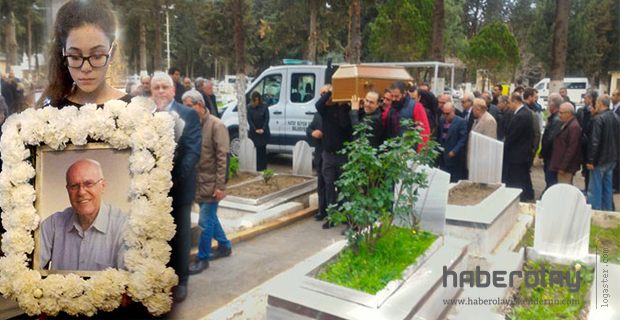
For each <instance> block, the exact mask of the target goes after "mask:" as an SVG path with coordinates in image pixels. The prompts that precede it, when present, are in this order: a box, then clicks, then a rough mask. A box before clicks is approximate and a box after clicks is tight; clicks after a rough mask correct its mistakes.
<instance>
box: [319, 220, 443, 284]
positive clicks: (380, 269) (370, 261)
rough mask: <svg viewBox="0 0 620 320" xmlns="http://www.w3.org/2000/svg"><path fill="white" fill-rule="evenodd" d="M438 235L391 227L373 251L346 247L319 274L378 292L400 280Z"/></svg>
mask: <svg viewBox="0 0 620 320" xmlns="http://www.w3.org/2000/svg"><path fill="white" fill-rule="evenodd" d="M436 238H437V236H435V235H433V234H432V233H430V232H426V231H421V232H417V233H415V231H412V229H409V228H396V227H395V228H392V230H391V231H390V232H389V233H388V234H386V235H385V236H383V237H382V238H381V239H379V240H378V241H377V244H376V247H375V250H374V252H372V253H371V252H369V250H368V249H367V248H366V247H365V246H363V245H362V246H361V247H360V249H359V252H358V253H355V252H353V250H352V249H351V248H345V249H344V250H343V251H342V252H341V253H340V255H339V256H338V258H337V259H336V260H335V261H334V262H332V263H330V264H329V265H327V266H326V267H325V269H324V270H323V271H322V272H320V273H319V275H318V277H317V278H319V279H321V280H323V281H327V282H330V283H334V284H337V285H340V286H343V287H347V288H351V289H355V290H360V291H364V292H367V293H370V294H375V293H377V292H378V291H380V290H381V289H383V288H384V287H385V285H386V284H387V283H388V282H390V281H392V280H396V279H400V278H401V276H402V273H403V271H404V270H405V269H406V268H407V267H408V266H409V265H411V264H413V263H414V262H415V261H416V259H417V258H418V257H419V256H420V255H422V254H423V253H424V252H425V251H426V249H428V248H429V247H430V246H431V245H432V243H433V242H434V241H435V239H436Z"/></svg>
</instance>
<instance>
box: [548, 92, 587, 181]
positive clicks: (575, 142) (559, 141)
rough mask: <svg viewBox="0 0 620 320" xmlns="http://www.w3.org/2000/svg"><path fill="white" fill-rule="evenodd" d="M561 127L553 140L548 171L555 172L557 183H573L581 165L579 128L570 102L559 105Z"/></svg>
mask: <svg viewBox="0 0 620 320" xmlns="http://www.w3.org/2000/svg"><path fill="white" fill-rule="evenodd" d="M558 113H559V114H560V121H562V127H561V128H560V132H559V133H558V134H557V135H556V137H555V139H554V140H553V149H552V152H551V165H550V166H549V169H550V170H551V171H552V172H557V174H558V176H557V177H558V183H568V184H572V183H573V176H574V175H575V172H577V170H579V167H580V165H581V126H579V121H577V119H576V118H575V107H573V105H572V104H571V103H570V102H564V103H562V104H561V105H560V111H559V112H558Z"/></svg>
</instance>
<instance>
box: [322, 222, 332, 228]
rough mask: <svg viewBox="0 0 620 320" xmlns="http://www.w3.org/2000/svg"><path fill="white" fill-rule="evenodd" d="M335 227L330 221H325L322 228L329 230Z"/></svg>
mask: <svg viewBox="0 0 620 320" xmlns="http://www.w3.org/2000/svg"><path fill="white" fill-rule="evenodd" d="M333 226H334V224H333V223H331V222H329V221H325V222H323V226H322V228H323V229H329V228H332V227H333Z"/></svg>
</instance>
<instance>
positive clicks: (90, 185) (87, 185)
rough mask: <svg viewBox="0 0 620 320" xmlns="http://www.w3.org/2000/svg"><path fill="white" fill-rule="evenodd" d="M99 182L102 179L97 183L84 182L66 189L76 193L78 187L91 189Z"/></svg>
mask: <svg viewBox="0 0 620 320" xmlns="http://www.w3.org/2000/svg"><path fill="white" fill-rule="evenodd" d="M101 181H103V178H101V179H99V180H97V181H84V182H82V183H74V184H70V185H68V186H67V189H68V190H70V191H78V190H80V187H83V188H84V189H92V188H93V187H94V186H96V185H97V184H98V183H99V182H101Z"/></svg>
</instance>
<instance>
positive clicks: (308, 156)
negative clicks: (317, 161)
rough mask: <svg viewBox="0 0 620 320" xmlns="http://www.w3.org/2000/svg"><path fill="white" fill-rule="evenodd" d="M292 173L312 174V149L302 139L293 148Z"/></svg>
mask: <svg viewBox="0 0 620 320" xmlns="http://www.w3.org/2000/svg"><path fill="white" fill-rule="evenodd" d="M293 174H299V175H307V176H309V175H312V149H310V145H309V144H308V143H307V142H306V141H304V140H301V141H298V142H297V143H296V144H295V147H294V148H293Z"/></svg>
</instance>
